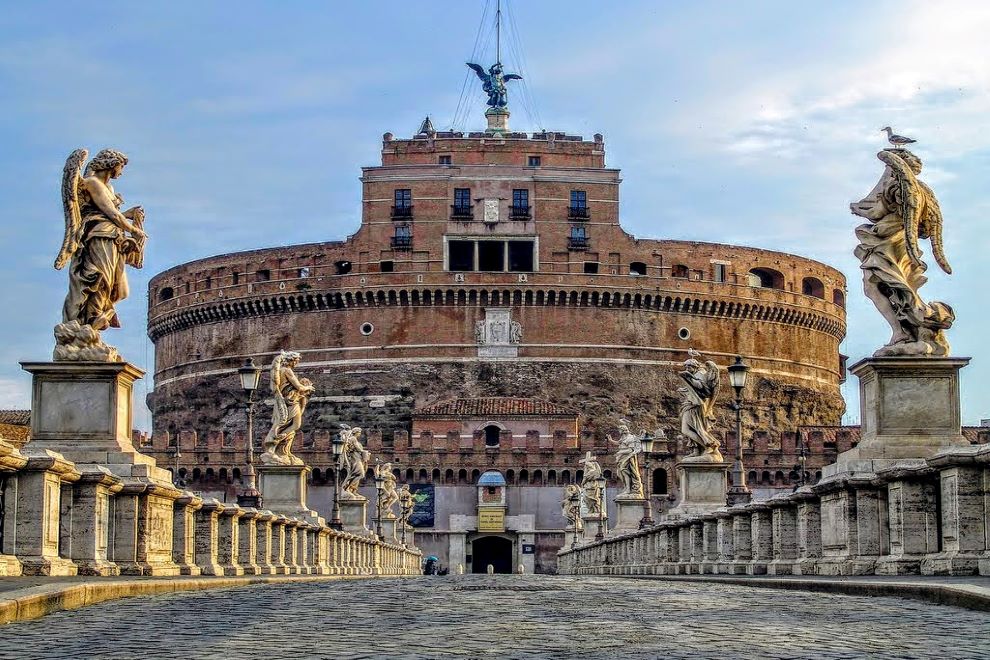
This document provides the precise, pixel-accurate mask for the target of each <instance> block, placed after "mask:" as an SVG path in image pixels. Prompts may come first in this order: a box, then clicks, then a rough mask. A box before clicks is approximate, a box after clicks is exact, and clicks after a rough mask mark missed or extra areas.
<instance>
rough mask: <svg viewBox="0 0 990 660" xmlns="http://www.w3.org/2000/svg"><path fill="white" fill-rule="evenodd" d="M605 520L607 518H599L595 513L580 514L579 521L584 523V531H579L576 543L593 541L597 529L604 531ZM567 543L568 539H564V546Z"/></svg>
mask: <svg viewBox="0 0 990 660" xmlns="http://www.w3.org/2000/svg"><path fill="white" fill-rule="evenodd" d="M606 520H607V519H600V518H599V517H598V516H595V515H582V516H581V522H582V523H583V524H584V531H583V532H579V538H578V543H593V542H594V541H595V536H597V535H598V530H599V529H601V530H602V533H604V532H605V522H606ZM568 538H570V537H568ZM569 543H570V541H565V543H564V546H565V547H570V545H569Z"/></svg>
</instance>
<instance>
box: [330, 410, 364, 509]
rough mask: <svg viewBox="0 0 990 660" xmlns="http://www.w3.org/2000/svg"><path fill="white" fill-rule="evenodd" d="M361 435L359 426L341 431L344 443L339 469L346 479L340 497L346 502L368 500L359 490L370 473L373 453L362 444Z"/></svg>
mask: <svg viewBox="0 0 990 660" xmlns="http://www.w3.org/2000/svg"><path fill="white" fill-rule="evenodd" d="M361 433H362V431H361V428H360V427H358V426H355V427H354V428H351V427H349V426H347V425H344V427H343V429H342V430H341V431H340V437H341V439H342V440H343V441H344V447H343V449H342V451H341V453H340V463H339V465H338V469H340V470H342V471H343V472H344V478H343V481H342V482H341V485H340V497H341V498H342V499H345V500H364V499H366V498H365V497H364V496H363V495H361V494H360V493H358V488H360V487H361V481H362V480H363V479H364V475H365V474H366V473H367V471H368V461H370V460H371V452H370V451H368V450H367V449H365V448H364V445H362V444H361Z"/></svg>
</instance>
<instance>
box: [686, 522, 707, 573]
mask: <svg viewBox="0 0 990 660" xmlns="http://www.w3.org/2000/svg"><path fill="white" fill-rule="evenodd" d="M704 533H705V524H704V522H703V521H702V520H701V517H700V516H695V517H693V518H692V519H691V521H690V523H689V526H688V541H689V545H690V550H691V561H690V563H689V564H688V572H689V573H692V574H695V575H697V574H700V573H701V564H702V563H703V562H704V560H705V537H704Z"/></svg>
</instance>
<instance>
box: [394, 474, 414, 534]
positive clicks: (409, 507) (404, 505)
mask: <svg viewBox="0 0 990 660" xmlns="http://www.w3.org/2000/svg"><path fill="white" fill-rule="evenodd" d="M398 498H399V520H401V521H402V525H403V527H408V526H409V519H410V518H411V517H412V514H413V511H414V510H415V509H416V496H415V495H413V494H412V492H411V491H410V490H409V484H402V485H401V486H399V492H398Z"/></svg>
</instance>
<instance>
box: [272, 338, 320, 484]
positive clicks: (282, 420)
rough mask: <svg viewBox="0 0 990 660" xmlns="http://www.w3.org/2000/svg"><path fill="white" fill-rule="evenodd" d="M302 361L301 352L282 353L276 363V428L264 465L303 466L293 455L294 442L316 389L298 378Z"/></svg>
mask: <svg viewBox="0 0 990 660" xmlns="http://www.w3.org/2000/svg"><path fill="white" fill-rule="evenodd" d="M300 359H301V356H300V355H299V353H296V352H292V351H281V352H280V353H279V354H278V355H276V356H275V359H274V360H272V367H271V382H270V384H271V388H272V396H273V397H274V399H275V401H274V404H273V406H272V426H271V428H270V429H269V430H268V435H266V436H265V442H264V445H265V453H263V454H262V455H261V456H260V457H259V459H258V460H259V461H260V462H261V463H262V464H265V465H302V464H303V462H302V459H300V458H299V457H297V456H294V455H293V454H292V441H293V439H294V438H295V437H296V433H297V432H298V431H299V428H300V427H301V426H302V416H303V412H304V411H305V410H306V404H307V403H309V397H310V395H311V394H312V393H313V391H314V389H315V388H314V387H313V383H312V382H310V380H309V379H308V378H298V377H297V376H296V372H295V371H293V369H294V368H295V367H296V365H298V364H299V360H300Z"/></svg>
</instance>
